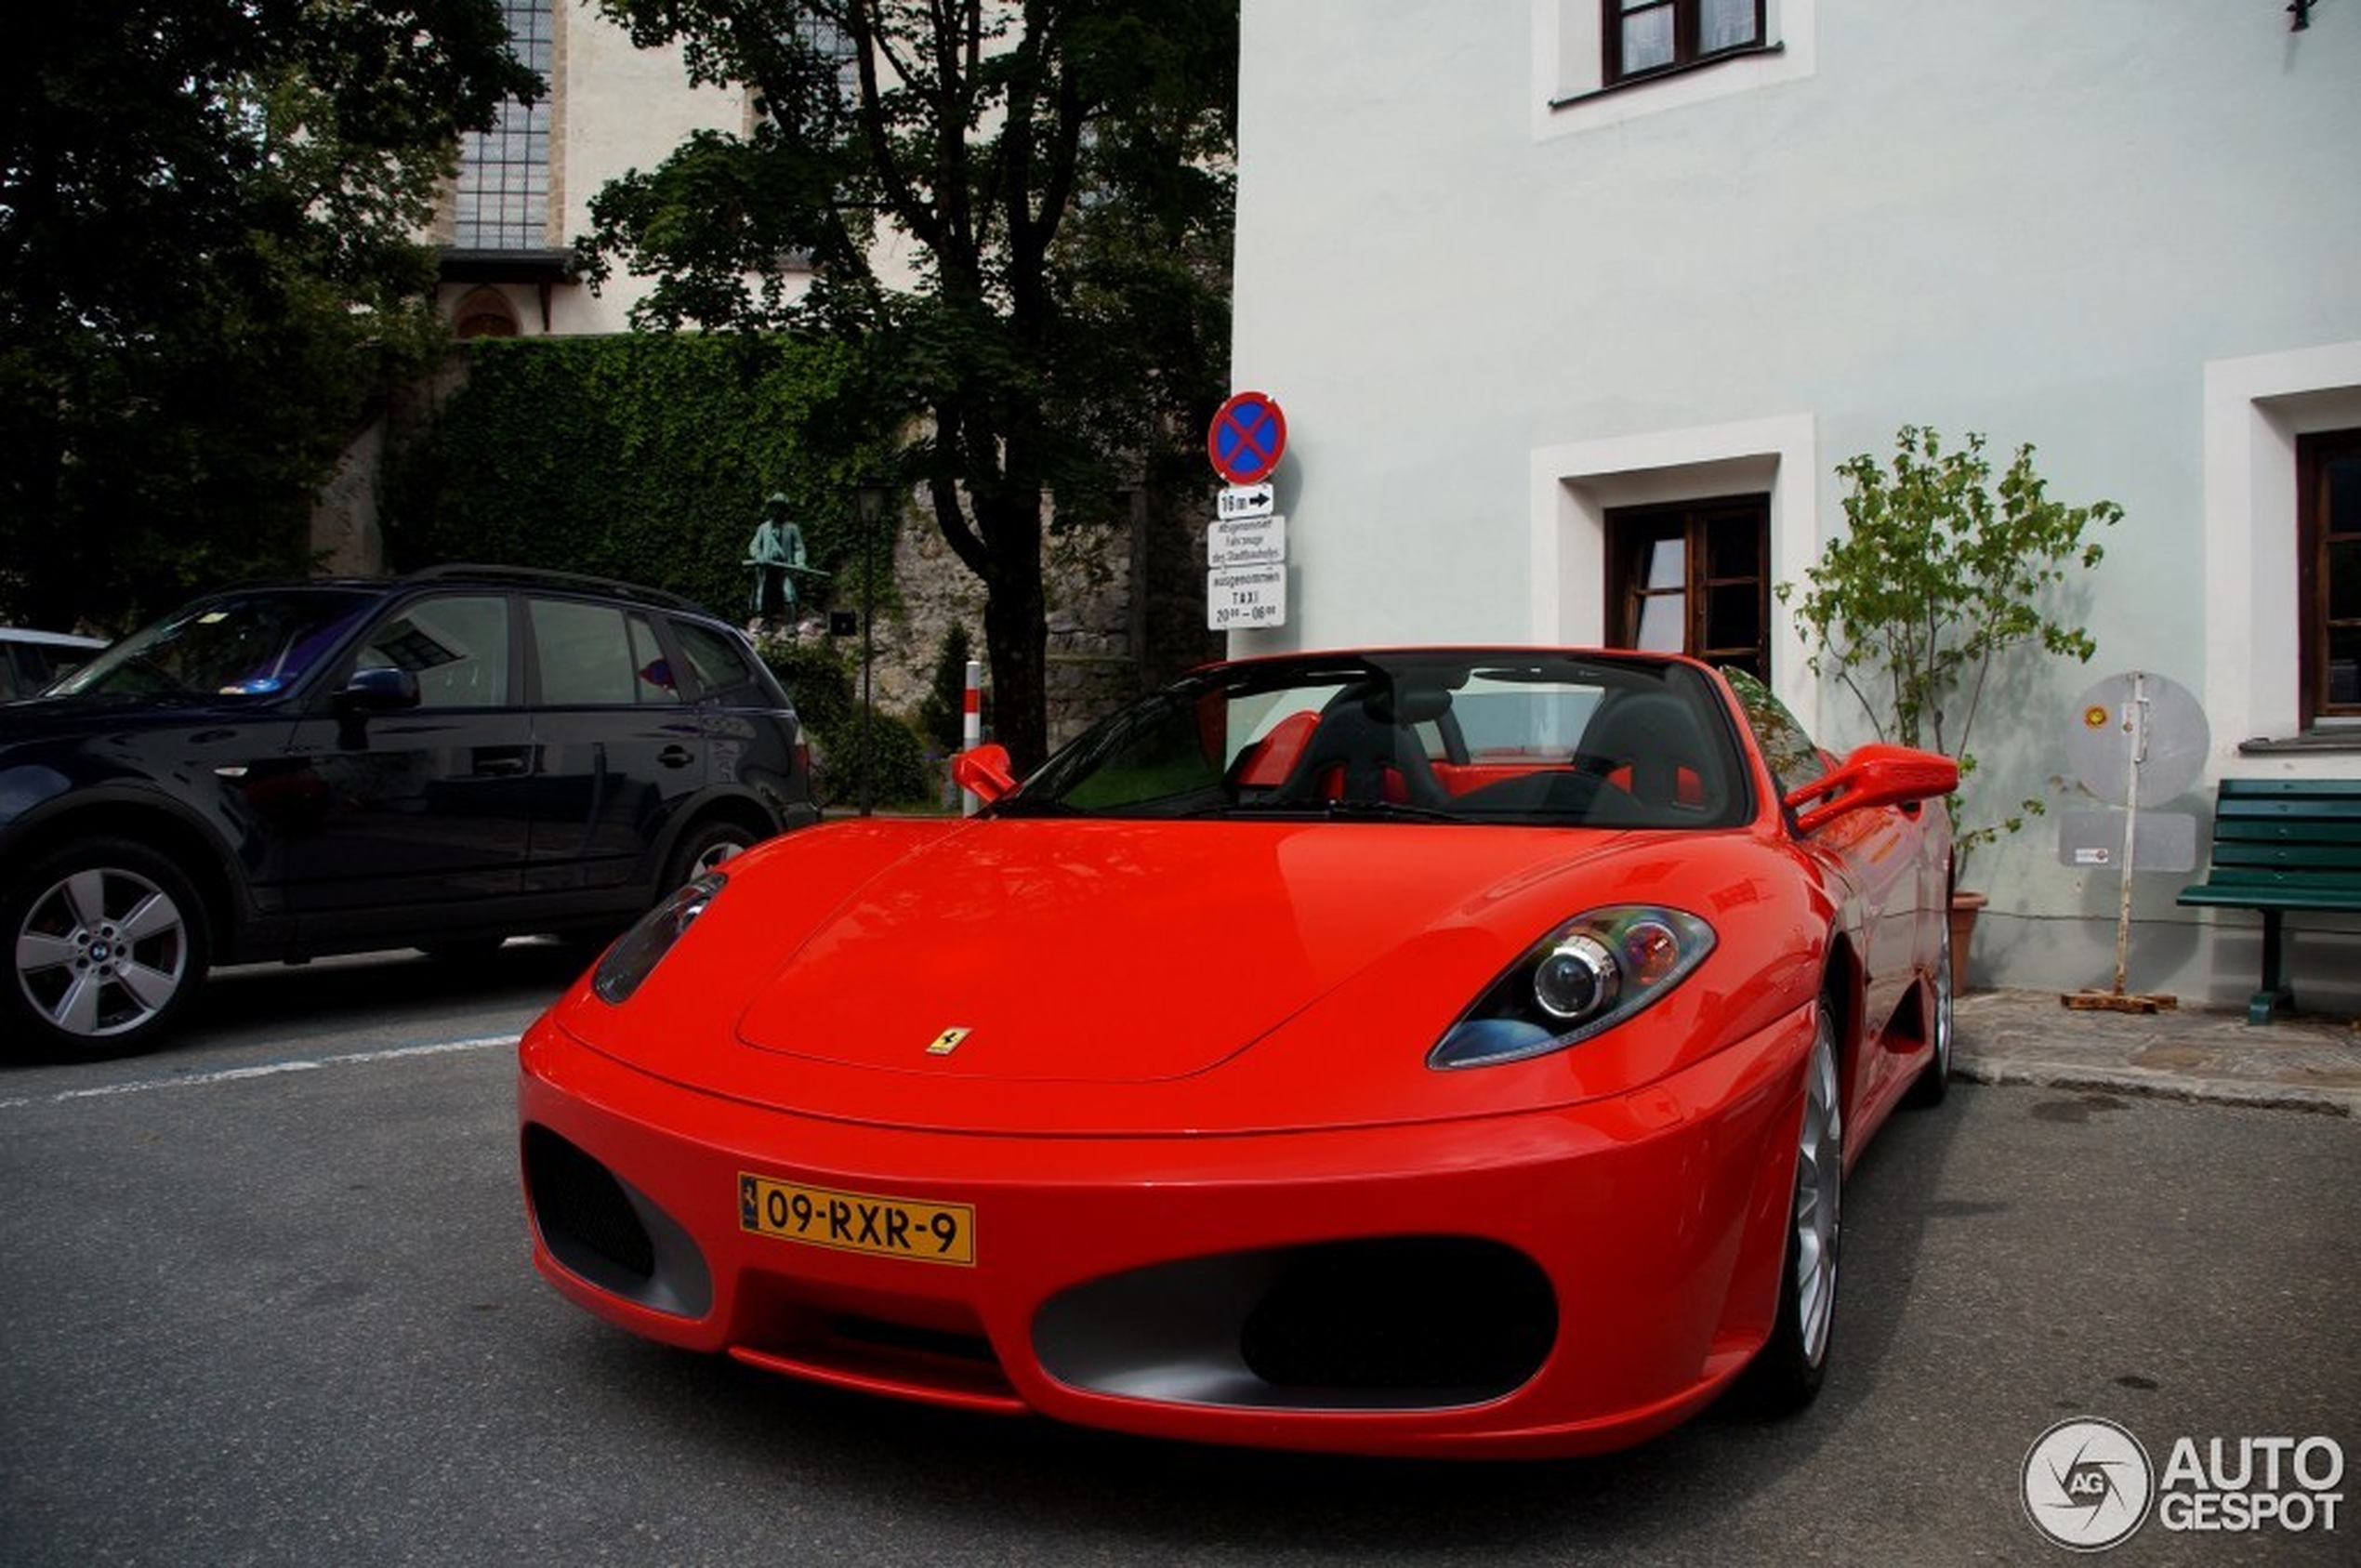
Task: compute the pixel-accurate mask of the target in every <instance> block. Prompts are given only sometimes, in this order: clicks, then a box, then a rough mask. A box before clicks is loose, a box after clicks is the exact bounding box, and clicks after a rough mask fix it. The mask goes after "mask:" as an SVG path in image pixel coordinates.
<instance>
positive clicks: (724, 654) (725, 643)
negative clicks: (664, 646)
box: [672, 620, 762, 703]
mask: <svg viewBox="0 0 2361 1568" xmlns="http://www.w3.org/2000/svg"><path fill="white" fill-rule="evenodd" d="M672 635H673V636H674V638H676V639H678V640H679V644H680V652H682V653H683V654H684V655H686V656H687V658H688V661H689V668H690V669H691V671H692V672H693V673H694V674H695V676H696V678H697V685H698V686H699V687H700V688H701V689H702V690H703V691H704V692H705V694H706V696H708V697H712V698H714V699H715V700H717V701H719V702H725V703H742V702H746V701H749V700H751V699H753V698H754V697H755V696H756V695H757V693H758V692H760V691H761V689H762V685H761V679H760V678H759V677H758V676H757V675H756V674H755V672H754V666H753V665H750V664H749V663H748V662H747V655H746V650H745V645H744V644H743V643H740V642H739V641H737V640H736V639H733V638H732V637H729V636H728V635H726V634H724V633H721V632H718V631H716V630H714V629H713V628H712V627H711V626H699V625H697V623H696V622H694V621H679V620H676V621H674V622H673V623H672Z"/></svg>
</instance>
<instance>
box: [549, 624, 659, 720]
mask: <svg viewBox="0 0 2361 1568" xmlns="http://www.w3.org/2000/svg"><path fill="white" fill-rule="evenodd" d="M533 652H534V658H536V659H537V660H538V661H539V662H540V665H541V700H542V701H543V702H545V703H547V704H548V705H550V706H552V707H628V706H630V705H633V704H635V703H677V702H679V701H680V689H679V682H678V681H676V680H675V679H673V676H672V669H671V665H669V664H668V663H666V659H665V656H664V649H663V645H662V644H661V643H659V642H658V641H657V640H656V635H655V629H654V627H653V626H650V625H649V623H648V618H647V617H646V616H644V615H638V614H633V615H626V614H625V613H624V612H622V611H620V610H617V609H615V608H614V607H613V606H612V605H605V604H582V603H577V602H575V601H574V600H559V599H536V600H533Z"/></svg>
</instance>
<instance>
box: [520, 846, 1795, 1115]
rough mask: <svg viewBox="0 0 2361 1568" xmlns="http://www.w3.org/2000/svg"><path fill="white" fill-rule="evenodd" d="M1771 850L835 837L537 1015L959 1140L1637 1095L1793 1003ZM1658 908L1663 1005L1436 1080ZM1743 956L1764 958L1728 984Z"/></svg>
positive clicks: (649, 1064) (794, 849)
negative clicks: (604, 993) (1687, 932)
mask: <svg viewBox="0 0 2361 1568" xmlns="http://www.w3.org/2000/svg"><path fill="white" fill-rule="evenodd" d="M1786 855H1787V851H1785V850H1780V849H1778V848H1777V847H1776V846H1775V845H1774V843H1773V842H1771V841H1770V840H1768V839H1767V838H1766V837H1760V836H1756V835H1752V834H1748V833H1745V832H1735V833H1727V834H1723V833H1714V834H1697V833H1638V832H1634V833H1622V834H1609V833H1602V832H1596V831H1588V830H1580V829H1567V828H1538V827H1537V828H1505V827H1496V826H1456V825H1449V824H1408V823H1386V824H1363V823H1326V822H1323V823H1206V822H1192V823H1173V824H1140V823H1071V822H1050V821H1037V820H1015V821H1009V820H995V819H989V818H987V819H982V820H978V821H975V822H971V823H968V824H917V823H904V824H892V823H886V822H877V823H874V824H850V823H848V824H831V825H828V826H824V827H819V828H811V829H806V830H804V831H802V832H798V833H793V834H789V835H787V836H785V837H783V838H779V839H776V840H773V841H772V842H771V843H770V844H768V845H765V846H763V847H762V848H760V849H758V850H754V851H751V852H750V853H748V854H746V855H745V856H742V857H740V858H739V859H738V860H737V861H736V862H734V863H732V869H731V871H730V873H729V876H730V884H729V886H728V887H727V889H725V890H724V891H723V893H722V894H721V896H719V897H718V898H716V899H715V900H714V901H713V902H712V903H711V905H710V907H709V908H708V909H707V910H706V913H705V914H704V915H702V916H700V917H699V918H698V920H697V922H696V923H695V925H694V926H693V927H692V928H691V930H690V933H689V935H688V936H687V937H686V938H685V939H684V940H682V941H681V942H679V945H678V946H677V947H676V948H675V949H674V950H673V952H672V953H671V955H669V956H668V957H666V959H665V960H664V961H663V962H662V963H660V964H659V965H657V966H656V968H655V970H654V972H653V974H651V975H650V976H649V977H648V979H647V981H646V982H644V983H643V984H642V985H641V986H640V990H639V992H638V994H637V995H635V996H634V997H633V998H632V999H631V1000H630V1001H629V1002H627V1003H626V1004H624V1005H622V1006H619V1007H617V1006H610V1005H608V1004H606V1003H604V1002H601V1001H600V1000H598V999H597V998H596V996H595V995H593V994H592V993H591V992H590V990H589V989H588V987H587V986H578V987H576V988H575V990H574V992H573V993H572V994H571V995H569V996H568V997H567V998H566V999H565V1000H564V1001H563V1002H561V1004H560V1005H559V1007H558V1008H556V1009H555V1012H554V1014H553V1019H552V1021H553V1022H554V1023H555V1024H556V1025H558V1026H559V1027H561V1028H563V1029H565V1030H566V1031H567V1032H568V1033H570V1034H573V1035H574V1036H575V1037H576V1038H577V1039H579V1040H581V1041H583V1042H584V1043H586V1044H587V1045H589V1046H590V1047H592V1048H594V1049H597V1050H598V1051H600V1053H602V1054H604V1055H607V1056H611V1057H613V1058H615V1059H617V1060H620V1061H627V1062H628V1063H630V1064H632V1065H633V1066H635V1067H637V1068H639V1069H640V1070H641V1071H643V1072H646V1073H649V1074H653V1075H654V1076H656V1077H659V1078H663V1079H666V1080H668V1081H671V1082H673V1083H676V1084H679V1085H680V1086H681V1087H687V1088H692V1089H694V1090H697V1091H700V1092H703V1093H706V1094H712V1095H718V1096H721V1097H723V1098H725V1099H729V1100H738V1101H741V1102H744V1103H746V1104H749V1105H757V1106H761V1107H764V1108H766V1109H770V1110H775V1111H783V1112H789V1113H798V1114H802V1115H807V1116H813V1117H820V1118H824V1119H828V1120H835V1121H852V1122H863V1123H868V1124H872V1125H878V1126H892V1127H914V1128H928V1129H936V1130H946V1131H959V1132H966V1133H974V1134H979V1135H991V1134H994V1133H1024V1134H1036V1135H1037V1134H1081V1135H1089V1134H1118V1133H1120V1134H1133V1135H1140V1134H1160V1135H1171V1134H1189V1133H1212V1132H1246V1131H1255V1130H1268V1129H1275V1128H1304V1127H1347V1126H1369V1125H1376V1124H1380V1123H1389V1122H1399V1121H1404V1120H1430V1119H1436V1118H1442V1117H1448V1116H1455V1115H1457V1116H1466V1115H1484V1114H1491V1113H1503V1112H1509V1111H1517V1110H1526V1109H1531V1108H1533V1107H1535V1106H1538V1105H1554V1104H1573V1103H1576V1102H1580V1101H1585V1100H1596V1099H1599V1098H1601V1097H1603V1096H1610V1095H1617V1094H1621V1093H1624V1092H1626V1091H1628V1090H1629V1089H1630V1088H1632V1087H1634V1086H1637V1085H1643V1084H1648V1083H1651V1082H1654V1081H1655V1080H1656V1079H1657V1078H1659V1077H1661V1076H1662V1075H1663V1074H1667V1073H1669V1072H1671V1071H1674V1070H1676V1069H1677V1068H1679V1067H1681V1066H1682V1065H1684V1064H1685V1063H1688V1062H1691V1061H1696V1060H1698V1059H1699V1058H1701V1057H1703V1056H1705V1055H1708V1054H1711V1053H1712V1052H1713V1051H1715V1050H1716V1049H1718V1048H1719V1045H1720V1044H1721V1042H1723V1041H1725V1040H1727V1039H1729V1038H1733V1037H1734V1034H1736V1033H1738V1032H1743V1031H1746V1030H1750V1029H1755V1028H1760V1027H1762V1026H1763V1025H1764V1024H1766V1023H1767V1022H1769V1021H1771V1020H1773V1019H1774V1018H1775V1017H1776V1016H1778V1015H1779V1014H1780V1013H1781V1012H1782V1011H1786V1010H1792V1009H1793V1008H1795V1007H1797V1006H1800V1005H1801V1004H1802V1002H1805V1001H1808V1000H1809V996H1810V987H1811V986H1812V985H1813V984H1814V983H1816V982H1815V980H1814V971H1813V969H1812V966H1813V965H1814V964H1815V963H1816V962H1817V959H1816V957H1815V955H1814V945H1813V941H1812V939H1811V937H1810V936H1809V932H1810V930H1811V929H1812V928H1813V924H1814V922H1813V921H1812V920H1811V919H1810V918H1807V916H1806V912H1805V911H1804V910H1803V909H1802V908H1801V907H1800V905H1799V903H1798V902H1797V901H1796V900H1795V899H1794V898H1792V897H1789V896H1787V895H1786V894H1784V893H1782V892H1781V890H1780V889H1793V888H1795V887H1796V886H1798V883H1797V879H1796V878H1795V876H1794V874H1793V871H1792V869H1788V870H1786V871H1784V872H1783V871H1781V870H1780V869H1779V868H1778V867H1777V866H1776V865H1774V862H1776V861H1780V860H1783V859H1784V858H1785V857H1786ZM1650 902H1655V903H1672V904H1674V905H1676V906H1679V907H1683V908H1689V909H1692V910H1695V911H1697V912H1700V913H1708V912H1711V913H1712V914H1713V916H1714V918H1715V919H1716V926H1717V930H1718V931H1719V932H1720V934H1721V946H1720V947H1718V948H1717V951H1716V954H1715V955H1714V956H1713V957H1712V958H1710V959H1708V964H1707V966H1706V968H1704V969H1703V970H1701V971H1699V973H1697V974H1696V975H1694V976H1692V977H1691V979H1690V980H1689V981H1688V982H1684V983H1683V984H1682V986H1681V987H1679V988H1678V990H1677V991H1676V992H1675V993H1674V994H1673V995H1669V996H1668V997H1667V998H1666V999H1665V1000H1664V1001H1663V1002H1661V1003H1660V1004H1658V1005H1657V1006H1656V1007H1654V1008H1650V1009H1649V1011H1648V1012H1647V1013H1645V1014H1643V1015H1642V1016H1641V1018H1639V1019H1635V1020H1634V1021H1632V1022H1631V1023H1629V1024H1626V1025H1623V1026H1621V1027H1618V1028H1616V1029H1615V1030H1612V1031H1610V1032H1608V1033H1607V1034H1604V1035H1602V1036H1600V1037H1599V1038H1598V1039H1595V1040H1593V1041H1590V1042H1587V1043H1586V1044H1584V1045H1583V1046H1582V1047H1581V1048H1578V1049H1574V1050H1566V1051H1557V1052H1551V1053H1549V1054H1547V1055H1544V1056H1539V1057H1535V1058H1531V1059H1528V1060H1526V1061H1521V1062H1517V1063H1514V1064H1510V1065H1506V1066H1502V1067H1499V1068H1487V1069H1484V1070H1482V1071H1477V1072H1454V1073H1444V1072H1437V1071H1435V1070H1434V1069H1432V1068H1431V1067H1429V1066H1428V1065H1427V1057H1428V1053H1429V1052H1430V1051H1431V1048H1433V1046H1434V1045H1435V1043H1436V1042H1437V1041H1438V1040H1439V1039H1440V1038H1441V1037H1442V1035H1443V1034H1444V1031H1445V1030H1447V1029H1448V1028H1449V1027H1450V1025H1451V1023H1452V1021H1454V1020H1456V1019H1457V1017H1459V1015H1460V1014H1461V1013H1462V1012H1464V1011H1465V1010H1466V1008H1468V1007H1469V1006H1470V1004H1471V1003H1472V1002H1473V1001H1474V1000H1475V998H1476V996H1477V995H1479V994H1480V993H1481V992H1482V991H1483V990H1484V987H1485V986H1487V985H1488V984H1490V983H1491V982H1492V981H1493V980H1495V979H1496V978H1497V977H1498V976H1499V975H1500V974H1501V973H1502V972H1503V971H1504V970H1505V969H1506V968H1508V967H1509V966H1510V964H1511V963H1513V962H1514V961H1515V960H1516V958H1517V957H1518V956H1519V955H1521V954H1522V953H1523V952H1524V951H1526V950H1527V949H1528V948H1529V947H1530V946H1531V945H1532V943H1533V942H1536V941H1537V940H1539V938H1541V937H1542V936H1543V935H1545V934H1547V932H1549V931H1550V929H1553V928H1554V927H1555V926H1556V925H1557V924H1558V923H1559V922H1560V921H1562V920H1563V919H1565V918H1567V917H1568V916H1572V915H1575V914H1577V913H1580V912H1582V911H1584V910H1587V909H1591V908H1596V907H1599V906H1601V905H1603V904H1609V903H1650ZM1822 918H1823V919H1824V918H1825V916H1823V917H1822ZM1742 952H1752V953H1755V954H1762V953H1766V952H1771V953H1776V954H1779V955H1783V956H1781V957H1780V958H1779V960H1778V963H1777V965H1776V966H1774V967H1773V968H1765V967H1764V966H1763V965H1762V964H1761V963H1760V962H1758V961H1756V960H1753V959H1733V960H1732V964H1733V967H1731V968H1718V966H1720V965H1721V963H1722V961H1723V955H1724V954H1725V953H1732V954H1735V953H1742ZM1774 970H1775V973H1774ZM1788 971H1792V972H1791V973H1790V972H1788ZM1782 975H1783V976H1784V977H1785V978H1784V979H1781V978H1778V977H1779V976H1782ZM1766 978H1768V979H1770V980H1771V983H1764V982H1765V980H1766ZM1741 981H1743V983H1740V982H1741Z"/></svg>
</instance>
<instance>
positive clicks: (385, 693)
mask: <svg viewBox="0 0 2361 1568" xmlns="http://www.w3.org/2000/svg"><path fill="white" fill-rule="evenodd" d="M336 702H337V703H338V705H341V706H342V707H344V708H345V709H346V710H347V711H348V712H351V713H389V712H391V711H392V710H393V709H395V708H404V707H416V706H417V705H418V678H417V677H416V676H415V675H413V674H411V673H410V672H409V671H408V670H406V669H394V668H391V667H389V666H381V667H378V668H375V669H357V670H354V671H353V672H352V679H350V680H348V681H346V682H345V686H344V690H343V691H341V692H337V693H336Z"/></svg>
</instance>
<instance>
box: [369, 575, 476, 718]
mask: <svg viewBox="0 0 2361 1568" xmlns="http://www.w3.org/2000/svg"><path fill="white" fill-rule="evenodd" d="M355 664H356V666H357V667H358V668H361V669H372V668H385V667H389V666H390V667H392V668H395V669H406V670H408V671H410V672H411V673H412V674H414V675H415V676H416V677H417V678H418V705H419V706H421V707H430V708H451V707H505V706H507V705H508V600H506V599H505V598H501V597H499V596H496V595H492V594H462V595H454V596H452V597H450V598H447V599H430V600H425V601H423V602H420V603H415V604H412V605H410V606H408V607H407V608H406V609H404V610H403V611H402V613H401V614H399V615H396V616H395V617H394V618H393V619H392V620H390V621H388V622H387V623H386V624H385V625H383V626H379V627H378V628H377V629H376V630H375V631H373V632H371V633H370V634H369V638H368V640H367V641H366V642H365V643H363V645H362V649H361V655H360V657H359V659H357V660H356V661H355Z"/></svg>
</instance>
